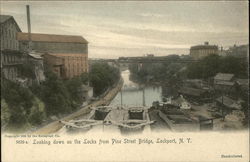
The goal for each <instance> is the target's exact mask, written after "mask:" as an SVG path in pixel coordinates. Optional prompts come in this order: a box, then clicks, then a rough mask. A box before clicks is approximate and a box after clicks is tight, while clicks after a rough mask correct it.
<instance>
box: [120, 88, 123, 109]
mask: <svg viewBox="0 0 250 162" xmlns="http://www.w3.org/2000/svg"><path fill="white" fill-rule="evenodd" d="M120 94H121V108H122V104H123V103H122V89H121V93H120Z"/></svg>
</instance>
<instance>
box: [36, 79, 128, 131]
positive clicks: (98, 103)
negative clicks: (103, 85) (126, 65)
mask: <svg viewBox="0 0 250 162" xmlns="http://www.w3.org/2000/svg"><path fill="white" fill-rule="evenodd" d="M122 86H123V79H122V78H121V79H120V80H119V82H118V83H117V84H116V86H115V87H114V88H112V89H111V90H110V91H109V92H108V93H107V94H106V95H105V96H104V97H102V98H100V99H99V100H98V101H95V102H93V103H91V104H89V105H87V106H85V107H83V108H81V109H79V110H78V111H76V112H74V113H72V114H70V115H68V116H66V117H64V118H62V119H60V120H64V121H69V120H72V119H75V118H77V117H80V116H82V115H84V114H87V113H89V112H90V111H91V109H90V107H96V106H101V105H109V104H110V102H111V101H112V100H113V99H114V97H115V96H116V94H117V93H118V92H119V91H120V90H121V88H122ZM62 127H63V124H62V123H60V122H59V120H58V121H54V122H52V123H50V124H48V125H46V126H44V127H42V128H40V129H38V130H36V131H35V132H34V133H35V134H51V133H55V132H57V131H58V130H59V129H61V128H62Z"/></svg>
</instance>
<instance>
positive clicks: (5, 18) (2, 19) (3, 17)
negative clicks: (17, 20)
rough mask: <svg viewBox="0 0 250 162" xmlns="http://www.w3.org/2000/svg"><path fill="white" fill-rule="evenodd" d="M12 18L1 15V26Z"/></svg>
mask: <svg viewBox="0 0 250 162" xmlns="http://www.w3.org/2000/svg"><path fill="white" fill-rule="evenodd" d="M10 18H12V16H10V15H0V24H2V23H4V22H5V21H7V20H8V19H10Z"/></svg>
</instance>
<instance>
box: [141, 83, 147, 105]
mask: <svg viewBox="0 0 250 162" xmlns="http://www.w3.org/2000/svg"><path fill="white" fill-rule="evenodd" d="M142 106H146V103H145V90H144V86H143V88H142Z"/></svg>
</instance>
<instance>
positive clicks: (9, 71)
mask: <svg viewBox="0 0 250 162" xmlns="http://www.w3.org/2000/svg"><path fill="white" fill-rule="evenodd" d="M0 32H1V34H0V42H1V46H0V48H1V75H3V77H4V78H5V79H8V80H11V81H16V79H17V77H18V75H19V72H18V65H21V64H22V63H23V53H21V52H19V51H18V50H19V43H18V41H17V40H16V37H17V32H21V29H20V28H19V26H18V25H17V23H16V21H15V19H14V18H13V17H12V16H9V15H0Z"/></svg>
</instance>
